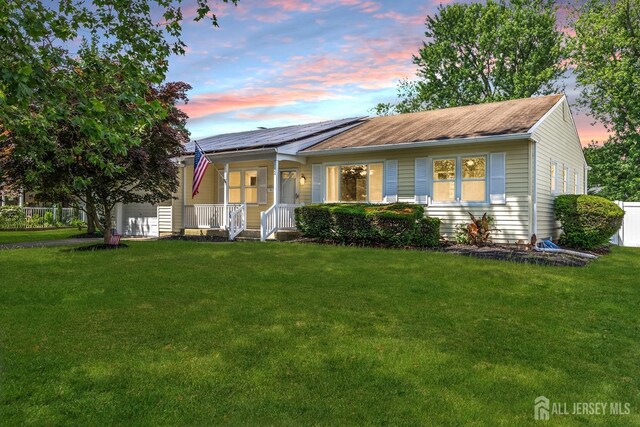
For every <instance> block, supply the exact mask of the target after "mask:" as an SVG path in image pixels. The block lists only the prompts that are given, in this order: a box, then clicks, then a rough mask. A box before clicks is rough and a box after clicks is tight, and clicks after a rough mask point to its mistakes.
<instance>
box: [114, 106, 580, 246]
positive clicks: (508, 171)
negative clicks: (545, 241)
mask: <svg viewBox="0 0 640 427" xmlns="http://www.w3.org/2000/svg"><path fill="white" fill-rule="evenodd" d="M198 144H199V145H200V146H201V147H202V149H203V150H204V151H205V152H206V153H207V155H208V158H209V159H210V160H211V161H212V162H213V163H214V165H215V168H214V167H210V168H209V169H208V171H207V173H206V177H205V178H204V180H203V183H202V185H201V187H200V194H198V195H197V196H196V198H195V199H192V198H191V179H192V176H193V154H192V153H193V150H194V144H193V143H191V144H189V145H188V146H187V147H186V149H187V155H185V156H184V157H183V158H182V159H180V160H181V163H182V165H183V167H182V168H181V171H180V179H181V187H180V190H179V191H178V193H177V194H175V195H174V197H175V199H174V200H173V201H170V202H167V203H165V204H164V206H161V207H155V206H149V205H127V206H123V207H120V209H119V215H118V218H119V219H118V226H119V229H120V231H121V232H129V233H132V234H145V231H144V230H146V233H148V234H156V233H157V232H158V231H159V232H174V233H178V232H182V233H191V234H193V233H205V232H216V230H225V231H224V233H229V234H231V236H230V237H231V238H233V237H235V235H237V233H240V232H242V231H243V230H252V229H253V230H261V233H260V235H261V236H262V237H263V238H267V237H270V236H273V235H274V233H275V232H277V231H279V230H288V229H292V228H295V223H294V219H293V210H294V209H295V206H298V205H300V204H304V203H328V202H371V203H390V202H395V201H399V202H409V203H420V204H423V205H424V206H425V208H426V209H425V210H426V214H427V215H430V216H437V217H439V218H441V219H442V220H443V224H442V229H441V231H442V233H443V234H446V235H447V236H449V237H452V235H453V228H454V226H455V224H457V223H461V222H468V220H469V216H468V212H472V213H473V214H474V215H482V214H483V213H484V212H487V213H488V214H489V215H492V216H494V217H495V219H496V222H495V226H496V228H498V229H499V230H500V232H499V233H496V234H495V237H494V240H495V241H498V242H511V243H513V242H515V241H517V240H528V239H529V238H530V237H531V235H532V234H534V233H535V234H537V236H538V237H539V238H547V237H551V238H557V237H558V235H559V227H558V224H557V222H556V221H555V220H554V216H553V199H554V197H555V195H557V194H562V193H580V194H582V193H585V188H586V185H585V184H586V182H587V181H586V180H587V170H588V166H587V164H586V161H585V158H584V156H583V153H582V147H581V145H580V140H579V138H578V134H577V131H576V127H575V124H574V122H573V118H572V116H571V112H570V110H569V104H568V103H567V100H566V98H565V96H563V95H551V96H544V97H537V98H527V99H519V100H512V101H504V102H496V103H489V104H480V105H472V106H466V107H456V108H447V109H443V110H434V111H425V112H419V113H410V114H402V115H396V116H386V117H374V118H353V119H345V120H334V121H329V122H323V123H316V124H310V125H301V126H289V127H282V128H273V129H259V130H255V131H249V132H241V133H233V134H227V135H218V136H214V137H211V138H206V139H203V140H200V141H198ZM225 177H226V179H225ZM154 224H155V226H154ZM157 224H160V225H157ZM154 227H155V228H154ZM140 230H142V232H140Z"/></svg>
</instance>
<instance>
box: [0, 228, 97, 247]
mask: <svg viewBox="0 0 640 427" xmlns="http://www.w3.org/2000/svg"><path fill="white" fill-rule="evenodd" d="M84 232H86V231H82V230H78V229H77V228H58V229H52V230H27V231H4V230H0V245H1V244H4V243H18V242H38V241H44V240H57V239H68V238H69V237H71V236H75V235H76V234H81V233H84Z"/></svg>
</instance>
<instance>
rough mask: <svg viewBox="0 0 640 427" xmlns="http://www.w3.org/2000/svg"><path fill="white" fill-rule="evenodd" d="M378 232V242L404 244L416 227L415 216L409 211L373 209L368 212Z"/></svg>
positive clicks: (408, 240)
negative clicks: (371, 211)
mask: <svg viewBox="0 0 640 427" xmlns="http://www.w3.org/2000/svg"><path fill="white" fill-rule="evenodd" d="M369 215H370V217H371V219H372V222H373V227H374V228H375V230H376V231H377V232H378V233H377V234H378V242H379V243H381V244H385V245H390V246H406V245H408V244H410V243H411V240H412V239H413V234H414V232H415V228H416V221H417V219H416V217H415V214H414V213H413V212H411V213H404V212H401V213H398V212H394V211H387V210H381V211H375V212H373V213H370V214H369Z"/></svg>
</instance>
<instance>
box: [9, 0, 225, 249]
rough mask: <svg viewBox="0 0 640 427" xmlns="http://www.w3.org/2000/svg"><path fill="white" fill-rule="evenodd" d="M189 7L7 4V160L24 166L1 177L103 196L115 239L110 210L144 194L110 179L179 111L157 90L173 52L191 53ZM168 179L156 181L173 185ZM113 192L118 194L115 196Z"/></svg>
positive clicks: (12, 0)
mask: <svg viewBox="0 0 640 427" xmlns="http://www.w3.org/2000/svg"><path fill="white" fill-rule="evenodd" d="M223 1H224V2H225V3H229V2H230V3H234V4H235V3H236V1H237V0H223ZM182 5H183V1H181V0H91V1H83V0H59V1H58V2H57V3H55V4H54V3H50V2H45V1H43V0H9V1H0V152H1V153H3V155H5V156H7V155H9V156H12V157H14V158H15V159H19V161H15V162H5V165H11V167H13V168H18V167H19V168H20V169H9V168H8V167H7V166H5V167H2V168H0V172H1V173H2V174H3V176H2V177H0V181H3V180H4V181H8V182H10V183H11V184H13V185H14V186H22V187H25V188H27V189H30V188H34V189H38V186H41V185H43V184H46V183H47V182H46V181H45V180H44V179H43V177H50V178H53V177H55V178H56V179H53V180H52V181H51V182H56V183H59V186H57V187H55V188H53V187H51V186H46V187H42V188H41V190H42V191H43V192H44V193H46V194H49V195H52V194H57V195H58V197H59V198H60V199H63V198H64V197H67V196H74V197H77V198H78V199H81V200H86V201H90V200H92V199H94V200H95V199H99V203H100V204H101V205H102V206H103V207H104V208H105V209H103V211H102V212H100V214H101V215H99V216H100V218H101V223H100V228H103V229H104V230H105V240H108V237H109V236H108V233H109V230H110V228H111V217H110V213H109V212H108V210H106V207H108V206H109V205H110V204H111V201H112V200H116V199H121V200H123V201H127V200H133V199H135V197H137V196H134V194H135V193H136V192H138V190H139V188H138V187H137V186H128V187H127V186H125V187H118V186H114V187H108V186H105V184H104V183H105V182H109V180H112V181H118V180H121V179H122V177H123V176H124V175H125V174H126V173H127V172H131V171H132V169H131V168H135V166H132V165H131V164H127V163H126V162H123V159H126V158H127V157H128V156H129V155H131V154H132V153H134V152H135V151H136V150H138V149H140V147H143V146H144V144H145V138H147V137H148V135H150V134H151V133H152V132H153V129H154V128H155V127H156V126H159V125H161V124H162V123H165V124H166V120H168V118H169V117H170V116H171V114H172V113H173V108H174V105H173V103H171V102H162V100H161V99H159V98H158V97H157V96H151V95H150V94H151V93H152V92H153V91H154V90H158V87H159V86H158V85H160V84H161V83H162V82H163V81H164V79H165V76H166V72H167V69H168V59H169V56H170V55H172V54H178V55H180V54H184V53H185V47H186V46H185V44H184V42H183V40H182V38H181V35H182V22H183V14H182ZM191 5H195V6H196V9H197V12H196V17H195V20H202V19H208V20H210V21H211V23H212V24H213V25H214V26H217V20H216V17H215V15H214V14H213V11H212V10H211V7H210V6H209V4H208V0H193V2H192V3H191ZM179 99H180V96H178V97H177V98H176V100H179ZM151 149H152V148H149V150H151ZM160 151H163V150H160ZM54 153H57V154H56V155H52V154H54ZM164 153H165V155H174V154H175V152H173V151H171V150H164ZM165 160H166V159H165ZM79 164H82V165H83V168H82V169H78V167H77V166H78V165H79ZM136 173H137V172H135V171H133V174H134V175H135V174H136ZM149 179H152V180H153V179H159V178H158V177H154V176H149ZM165 182H166V181H158V182H153V181H150V182H149V183H148V186H150V187H153V186H154V185H156V186H158V187H162V188H165V186H164V183H165ZM123 188H129V190H127V191H128V196H126V197H123V196H122V195H121V194H120V195H117V194H118V191H121V190H122V189H123ZM105 191H112V192H113V194H110V195H109V196H108V197H105V196H104V192H105ZM165 194H166V191H165ZM154 197H155V196H154ZM132 198H133V199H132ZM152 198H153V197H152ZM87 206H89V205H87ZM89 214H90V215H91V216H92V217H93V216H95V215H94V214H95V212H89Z"/></svg>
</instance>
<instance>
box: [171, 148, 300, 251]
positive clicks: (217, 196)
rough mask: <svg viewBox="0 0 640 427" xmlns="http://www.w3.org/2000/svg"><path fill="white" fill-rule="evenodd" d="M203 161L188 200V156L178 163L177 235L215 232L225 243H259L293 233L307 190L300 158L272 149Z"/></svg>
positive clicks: (190, 168) (190, 170) (211, 156)
mask: <svg viewBox="0 0 640 427" xmlns="http://www.w3.org/2000/svg"><path fill="white" fill-rule="evenodd" d="M208 158H209V160H210V161H211V162H212V164H211V165H210V166H209V168H208V169H207V171H206V173H205V176H204V177H203V179H202V182H201V184H200V188H199V192H198V194H196V195H195V196H193V197H192V194H191V186H192V179H193V157H192V156H189V157H186V158H184V159H182V162H181V166H182V173H181V181H182V182H181V191H180V194H179V195H177V199H178V200H177V201H178V202H180V204H181V211H182V215H180V216H181V218H180V219H177V218H176V219H177V221H178V224H175V222H174V228H179V229H180V232H181V233H182V234H217V235H224V236H227V237H228V238H229V239H230V240H234V239H235V238H236V237H238V236H241V233H243V234H242V235H249V236H257V237H259V238H260V240H263V241H264V240H267V239H270V238H274V237H275V236H276V235H277V233H279V232H281V231H293V230H296V226H295V208H296V207H297V206H300V205H301V204H302V203H301V200H302V197H303V196H302V192H303V191H307V192H310V189H308V188H307V187H310V183H308V182H307V179H306V177H305V176H304V171H303V170H302V169H303V166H304V165H305V163H306V159H305V158H303V157H297V156H291V155H282V154H278V153H276V152H273V151H271V152H270V153H265V152H261V153H253V154H247V153H246V152H245V153H238V154H234V153H232V154H229V153H225V154H224V155H223V154H220V155H217V154H209V155H208ZM174 207H177V206H176V204H175V203H174ZM174 211H175V209H174ZM176 226H177V227H176Z"/></svg>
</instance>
